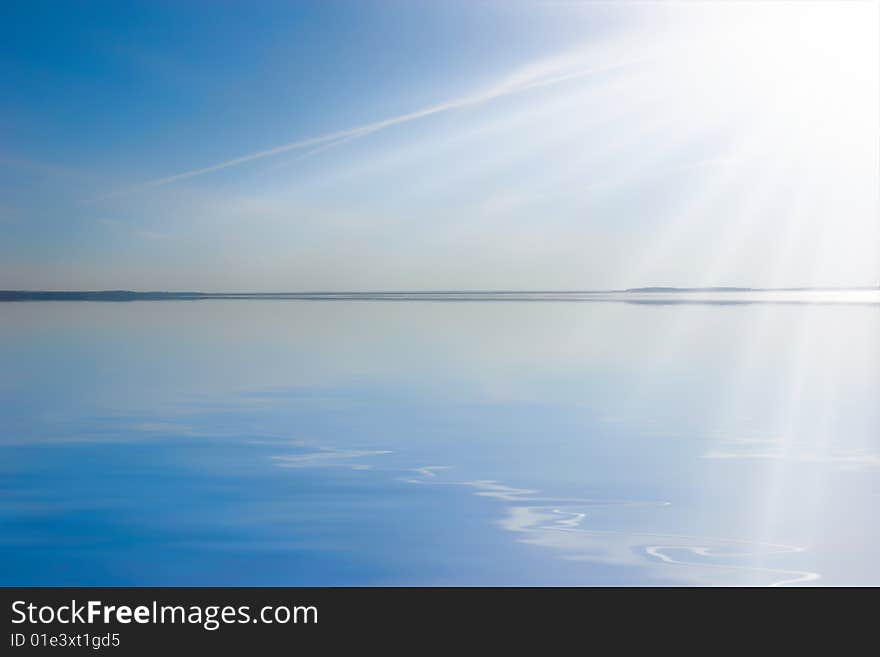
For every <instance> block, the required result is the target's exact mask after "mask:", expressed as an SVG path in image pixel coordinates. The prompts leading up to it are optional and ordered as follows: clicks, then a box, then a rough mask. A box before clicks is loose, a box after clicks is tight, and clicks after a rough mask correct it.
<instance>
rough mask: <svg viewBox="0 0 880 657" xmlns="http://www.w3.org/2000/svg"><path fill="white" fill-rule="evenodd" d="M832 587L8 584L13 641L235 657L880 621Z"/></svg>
mask: <svg viewBox="0 0 880 657" xmlns="http://www.w3.org/2000/svg"><path fill="white" fill-rule="evenodd" d="M827 595H828V594H822V593H820V592H817V591H816V590H811V591H808V590H797V589H790V590H778V591H767V590H763V591H762V590H757V589H708V588H707V589H670V588H642V589H637V588H610V589H603V588H562V589H552V588H435V589H425V588H26V589H16V588H6V589H0V596H2V599H3V609H4V611H3V618H4V629H5V634H4V636H3V649H2V651H0V652H2V654H9V655H30V654H62V655H63V654H71V653H72V652H78V653H80V654H84V653H87V652H90V653H102V654H111V655H132V654H152V655H155V654H161V653H162V652H168V651H170V654H177V653H178V652H180V653H186V652H188V651H199V654H209V653H207V652H204V651H213V650H222V651H224V652H223V654H228V651H229V650H233V651H248V650H254V649H256V650H259V651H269V650H272V651H273V652H274V651H282V650H283V651H289V650H293V651H300V650H302V649H314V650H321V651H322V652H323V651H326V650H327V649H340V650H341V649H342V648H344V647H350V646H352V645H354V646H362V647H364V648H366V647H372V648H382V649H387V648H392V647H396V648H403V649H406V648H407V647H408V648H409V650H410V651H411V652H415V653H420V652H423V651H425V650H426V649H427V648H428V647H429V646H430V647H432V648H436V647H443V648H444V649H445V650H450V651H451V650H457V649H458V648H463V647H464V646H466V645H470V642H472V641H473V640H474V639H479V640H481V641H486V642H488V643H490V644H492V645H494V646H496V647H501V646H505V647H506V646H514V647H520V648H521V647H523V646H525V645H533V646H536V647H539V646H543V647H544V648H547V649H549V648H551V647H553V646H555V647H561V646H563V645H565V643H566V642H569V641H573V642H574V644H573V645H574V646H578V645H580V647H581V648H582V650H580V649H579V650H578V652H591V651H592V650H591V646H594V645H595V644H594V642H595V641H598V640H601V641H603V642H607V641H612V642H614V645H615V646H616V648H617V649H635V648H650V647H653V648H657V647H659V645H660V644H662V645H665V646H667V647H669V646H670V645H672V644H675V645H681V644H688V643H693V642H694V641H695V640H696V637H698V636H705V635H706V633H711V635H712V636H713V641H712V643H713V644H716V647H718V646H720V645H721V644H726V645H727V644H730V643H731V642H734V643H736V642H743V643H748V642H749V641H751V640H757V637H761V636H762V637H764V639H763V641H765V642H766V641H769V642H771V643H772V642H774V641H777V642H784V643H786V645H788V646H789V647H790V646H791V644H792V643H793V642H797V641H798V640H803V639H804V638H805V637H807V636H810V637H815V636H816V634H817V631H821V630H830V629H831V625H830V624H829V622H830V621H831V617H830V616H829V612H830V611H831V610H832V609H833V608H835V607H836V608H837V610H838V611H840V610H841V609H846V615H847V627H848V628H849V630H850V631H852V630H853V629H857V628H858V627H860V626H861V627H863V628H865V627H869V625H868V624H867V623H868V621H869V618H868V611H867V609H869V608H870V607H868V606H865V607H857V606H856V605H854V604H851V605H850V606H849V607H846V606H844V607H841V606H840V605H832V604H829V603H828V602H824V603H822V604H818V603H817V600H816V598H817V597H818V596H823V599H826V596H827ZM832 595H833V596H835V597H836V596H837V595H839V592H838V593H835V594H832ZM850 636H851V634H850ZM414 641H415V642H416V643H413V642H414ZM352 642H354V643H352ZM706 647H707V648H708V647H709V646H706ZM194 654H195V653H194Z"/></svg>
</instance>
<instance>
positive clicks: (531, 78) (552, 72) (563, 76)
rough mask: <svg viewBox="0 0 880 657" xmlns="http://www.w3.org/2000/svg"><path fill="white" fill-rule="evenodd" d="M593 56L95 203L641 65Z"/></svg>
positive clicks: (563, 60) (533, 69) (525, 71)
mask: <svg viewBox="0 0 880 657" xmlns="http://www.w3.org/2000/svg"><path fill="white" fill-rule="evenodd" d="M595 54H596V53H595V52H594V53H593V56H592V57H590V56H589V55H588V53H587V51H585V50H576V51H573V52H571V53H568V54H564V55H559V56H556V57H551V58H548V59H545V60H541V61H540V62H537V63H534V64H532V65H529V66H526V67H524V68H522V69H520V70H518V71H516V72H515V73H513V74H511V75H509V76H507V77H506V78H504V79H502V80H501V81H499V82H497V83H495V84H492V85H490V86H488V87H486V88H484V89H483V90H482V91H480V92H477V93H474V94H469V95H466V96H462V97H459V98H454V99H451V100H447V101H444V102H441V103H436V104H434V105H429V106H427V107H423V108H421V109H418V110H415V111H412V112H407V113H405V114H398V115H395V116H391V117H389V118H386V119H382V120H380V121H374V122H372V123H365V124H361V125H358V126H354V127H351V128H346V129H344V130H338V131H335V132H329V133H325V134H323V135H318V136H315V137H307V138H304V139H299V140H296V141H291V142H287V143H285V144H281V145H279V146H274V147H272V148H267V149H264V150H259V151H254V152H252V153H247V154H245V155H241V156H239V157H235V158H232V159H230V160H224V161H223V162H218V163H216V164H212V165H209V166H205V167H201V168H198V169H191V170H189V171H183V172H180V173H176V174H174V175H170V176H165V177H162V178H155V179H153V180H148V181H145V182H142V183H140V184H137V185H134V186H132V187H128V188H126V189H122V190H118V191H115V192H111V193H109V194H106V195H105V196H103V197H101V198H112V197H116V196H123V195H126V194H130V193H134V192H137V191H143V190H147V189H153V188H156V187H162V186H165V185H170V184H173V183H176V182H180V181H183V180H187V179H189V178H195V177H197V176H203V175H206V174H209V173H214V172H216V171H221V170H223V169H230V168H233V167H237V166H240V165H243V164H247V163H250V162H255V161H257V160H262V159H265V158H270V157H275V156H277V155H282V154H284V153H288V152H291V151H297V150H305V149H311V150H309V151H308V152H307V153H306V154H305V156H308V155H312V154H315V153H318V152H320V151H323V150H325V149H326V148H329V147H331V146H335V145H337V144H341V143H343V142H348V141H352V140H354V139H360V138H363V137H367V136H369V135H372V134H375V133H377V132H380V131H382V130H386V129H388V128H392V127H395V126H399V125H402V124H405V123H410V122H413V121H418V120H420V119H425V118H428V117H431V116H435V115H437V114H442V113H445V112H451V111H454V110H459V109H464V108H468V107H475V106H478V105H482V104H484V103H488V102H490V101H493V100H496V99H499V98H503V97H506V96H510V95H513V94H518V93H523V92H526V91H531V90H533V89H538V88H542V87H549V86H554V85H558V84H562V83H565V82H569V81H573V80H577V79H579V78H584V77H587V76H590V75H594V74H597V73H601V72H606V71H610V70H614V69H618V68H622V67H625V66H629V65H631V64H633V63H635V62H637V61H641V59H644V58H639V59H626V60H622V61H621V60H618V61H615V62H614V63H608V62H606V63H598V64H593V65H588V59H595Z"/></svg>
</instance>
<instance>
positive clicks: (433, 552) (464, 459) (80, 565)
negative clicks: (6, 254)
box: [0, 299, 880, 585]
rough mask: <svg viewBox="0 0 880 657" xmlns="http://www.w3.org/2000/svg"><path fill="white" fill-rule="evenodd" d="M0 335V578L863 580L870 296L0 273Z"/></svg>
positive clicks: (871, 414)
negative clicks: (246, 293)
mask: <svg viewBox="0 0 880 657" xmlns="http://www.w3.org/2000/svg"><path fill="white" fill-rule="evenodd" d="M771 301H772V299H771ZM0 363H2V367H0V553H2V555H0V584H2V585H300V584H301V585H386V584H387V585H401V584H402V585H408V584H413V585H422V584H428V585H435V584H436V585H460V584H480V585H483V584H502V585H505V584H510V585H560V584H561V585H569V584H570V585H583V584H648V585H654V584H725V585H727V584H732V585H737V584H783V585H803V584H873V585H880V561H878V557H877V544H878V540H880V514H878V513H877V512H876V508H877V507H878V505H880V432H878V428H880V410H878V406H880V405H878V404H877V399H880V305H878V304H877V303H871V302H867V303H864V302H862V301H861V300H859V301H858V302H856V303H845V304H826V303H820V304H813V303H806V304H786V303H761V304H754V305H739V304H733V305H716V304H710V303H707V304H672V305H666V304H632V303H614V302H612V303H599V302H579V303H574V302H564V301H546V302H543V303H524V302H506V301H499V302H485V303H480V302H460V303H456V302H447V303H437V302H422V301H323V302H321V301H290V300H269V301H254V300H211V301H195V302H188V301H169V302H159V301H157V302H135V303H93V302H25V303H4V304H0Z"/></svg>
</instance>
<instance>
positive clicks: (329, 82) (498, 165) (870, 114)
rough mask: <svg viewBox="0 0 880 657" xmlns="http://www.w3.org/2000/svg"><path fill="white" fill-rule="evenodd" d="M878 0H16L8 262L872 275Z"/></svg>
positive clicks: (516, 284)
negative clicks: (655, 0) (604, 0)
mask: <svg viewBox="0 0 880 657" xmlns="http://www.w3.org/2000/svg"><path fill="white" fill-rule="evenodd" d="M877 15H878V5H877V3H876V2H843V3H823V2H819V3H806V4H800V3H784V4H778V3H772V2H764V3H735V4H726V3H687V4H682V5H674V4H673V5H666V4H662V5H661V4H644V3H626V2H621V3H613V4H601V3H577V2H504V3H501V2H497V3H490V2H485V3H483V2H476V3H474V2H468V3H465V2H448V1H447V2H436V3H432V2H419V3H410V2H359V3H354V2H314V3H310V2H299V3H292V2H279V3H273V2H258V3H247V4H246V3H232V2H229V3H221V2H211V3H208V2H175V3H171V2H169V3H160V2H150V3H136V2H126V3H118V2H106V3H103V2H87V3H73V2H69V3H54V2H53V3H42V2H6V3H4V4H3V9H2V20H0V44H2V45H0V51H2V58H0V78H2V79H0V84H2V88H3V89H4V93H3V95H2V98H0V231H2V235H3V239H2V240H0V288H49V289H71V288H77V289H82V288H90V289H91V288H120V287H124V288H132V289H202V290H254V291H266V290H304V289H455V288H458V289H485V288H496V289H497V288H508V289H514V288H519V289H548V288H549V289H562V288H570V289H585V288H602V287H621V286H630V285H641V284H676V285H724V284H743V285H756V286H760V285H767V286H771V285H811V284H812V285H867V284H876V282H877V280H878V278H880V253H878V250H880V246H878V244H880V229H878V220H877V216H878V211H880V203H878V192H877V189H878V170H877V169H878V134H880V131H878V125H877V123H878V119H877V116H878V107H877V103H878V101H877V98H878V82H877V78H878V72H877V63H876V62H877V56H876V55H877V49H878V38H877V20H876V19H877Z"/></svg>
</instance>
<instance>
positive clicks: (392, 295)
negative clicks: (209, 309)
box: [0, 287, 880, 303]
mask: <svg viewBox="0 0 880 657" xmlns="http://www.w3.org/2000/svg"><path fill="white" fill-rule="evenodd" d="M871 291H878V292H880V287H823V288H816V287H790V288H749V287H637V288H627V289H622V290H411V291H399V290H392V291H315V292H166V291H148V292H137V291H133V290H0V302H2V301H200V300H211V299H254V300H259V299H264V300H269V299H279V300H282V299H290V300H323V301H332V300H375V301H384V300H389V301H390V300H413V301H417V300H426V301H456V300H473V301H479V300H511V301H513V300H535V301H537V300H565V299H566V298H570V299H571V300H589V299H590V298H591V297H595V298H596V300H612V299H608V297H613V298H616V299H620V300H626V298H627V297H632V300H633V301H636V299H637V298H639V297H642V295H644V296H646V297H648V298H647V299H645V298H641V299H640V300H641V301H642V302H648V303H651V301H650V297H651V296H654V295H656V296H657V297H664V296H665V297H667V298H668V297H670V296H671V297H674V296H676V295H679V294H681V295H693V294H718V295H721V296H722V297H724V296H726V295H728V294H729V295H731V296H732V297H733V296H734V295H736V294H763V293H799V292H800V293H802V292H816V293H834V292H871ZM687 298H688V297H687V296H683V297H682V298H681V299H680V301H679V302H686V300H687ZM695 301H696V300H695ZM656 302H660V300H659V299H658V300H657V301H656ZM668 302H670V303H674V302H675V300H674V299H669V300H668ZM728 302H730V303H737V302H738V303H748V302H749V301H748V300H747V299H740V300H739V301H734V300H733V298H731V299H730V300H729V301H728ZM728 302H725V303H728ZM791 302H797V301H796V300H794V301H791ZM716 303H721V301H718V302H716Z"/></svg>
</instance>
